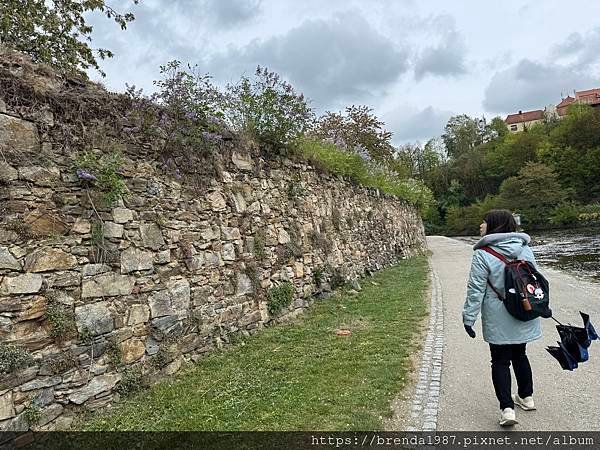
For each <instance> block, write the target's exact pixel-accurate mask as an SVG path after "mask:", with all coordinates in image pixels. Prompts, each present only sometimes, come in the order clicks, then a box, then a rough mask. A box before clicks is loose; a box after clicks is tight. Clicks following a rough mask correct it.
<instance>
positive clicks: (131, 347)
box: [120, 338, 146, 364]
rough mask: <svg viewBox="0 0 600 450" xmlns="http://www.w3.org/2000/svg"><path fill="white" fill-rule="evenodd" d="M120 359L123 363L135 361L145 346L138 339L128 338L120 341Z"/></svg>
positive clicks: (142, 354)
mask: <svg viewBox="0 0 600 450" xmlns="http://www.w3.org/2000/svg"><path fill="white" fill-rule="evenodd" d="M120 345H121V355H122V357H121V360H122V361H123V363H125V364H131V363H132V362H135V361H137V360H138V359H140V358H141V357H142V356H144V353H146V346H145V345H144V343H143V342H142V341H140V340H139V339H135V338H134V339H128V340H126V341H123V342H121V344H120Z"/></svg>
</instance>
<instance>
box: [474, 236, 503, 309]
mask: <svg viewBox="0 0 600 450" xmlns="http://www.w3.org/2000/svg"><path fill="white" fill-rule="evenodd" d="M480 250H483V251H484V252H487V253H489V254H490V255H493V256H495V257H496V258H498V259H499V260H500V261H502V262H503V263H504V264H505V265H506V264H508V259H506V256H504V255H503V254H501V253H498V252H497V251H496V250H494V249H492V248H490V247H481V248H480ZM487 284H488V285H489V287H491V288H492V291H494V292H495V293H496V295H497V296H498V298H499V299H500V300H502V301H504V295H502V294H501V293H500V292H499V291H498V289H496V288H495V287H494V285H493V284H492V283H491V282H490V279H489V278H488V279H487Z"/></svg>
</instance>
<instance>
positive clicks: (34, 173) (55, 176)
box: [18, 166, 60, 186]
mask: <svg viewBox="0 0 600 450" xmlns="http://www.w3.org/2000/svg"><path fill="white" fill-rule="evenodd" d="M18 170H19V179H21V180H25V181H30V182H32V183H34V184H37V185H38V186H53V185H54V184H55V183H56V182H57V181H59V180H60V170H59V169H58V167H40V166H28V167H19V169H18Z"/></svg>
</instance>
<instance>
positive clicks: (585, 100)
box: [556, 88, 600, 117]
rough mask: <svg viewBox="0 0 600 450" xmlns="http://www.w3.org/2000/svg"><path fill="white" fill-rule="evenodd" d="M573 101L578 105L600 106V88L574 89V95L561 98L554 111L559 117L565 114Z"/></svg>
mask: <svg viewBox="0 0 600 450" xmlns="http://www.w3.org/2000/svg"><path fill="white" fill-rule="evenodd" d="M573 103H578V104H580V105H589V106H591V107H592V108H596V107H599V106H600V89H599V88H596V89H587V90H585V91H575V97H571V96H570V95H569V96H568V97H567V98H563V99H562V100H561V102H560V103H559V104H558V105H556V111H557V112H558V115H559V116H560V117H564V116H566V115H567V109H568V108H569V106H570V105H572V104H573Z"/></svg>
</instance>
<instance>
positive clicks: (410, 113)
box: [385, 106, 453, 144]
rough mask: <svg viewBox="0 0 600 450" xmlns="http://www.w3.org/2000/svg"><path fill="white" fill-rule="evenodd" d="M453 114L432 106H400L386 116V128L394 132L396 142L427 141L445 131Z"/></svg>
mask: <svg viewBox="0 0 600 450" xmlns="http://www.w3.org/2000/svg"><path fill="white" fill-rule="evenodd" d="M452 115H453V113H452V112H451V111H443V110H439V109H435V108H433V107H432V106H428V107H426V108H424V109H422V110H420V111H419V110H411V109H406V108H398V109H396V110H394V111H393V112H391V113H389V114H387V115H386V116H385V118H386V119H387V122H386V123H387V126H386V128H387V129H389V130H390V131H392V132H393V133H394V136H393V141H394V143H395V144H402V143H406V142H414V141H427V140H429V139H431V138H433V137H436V136H440V135H441V134H442V133H443V131H444V127H445V126H446V123H447V122H448V119H449V118H450V117H451V116H452Z"/></svg>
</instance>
